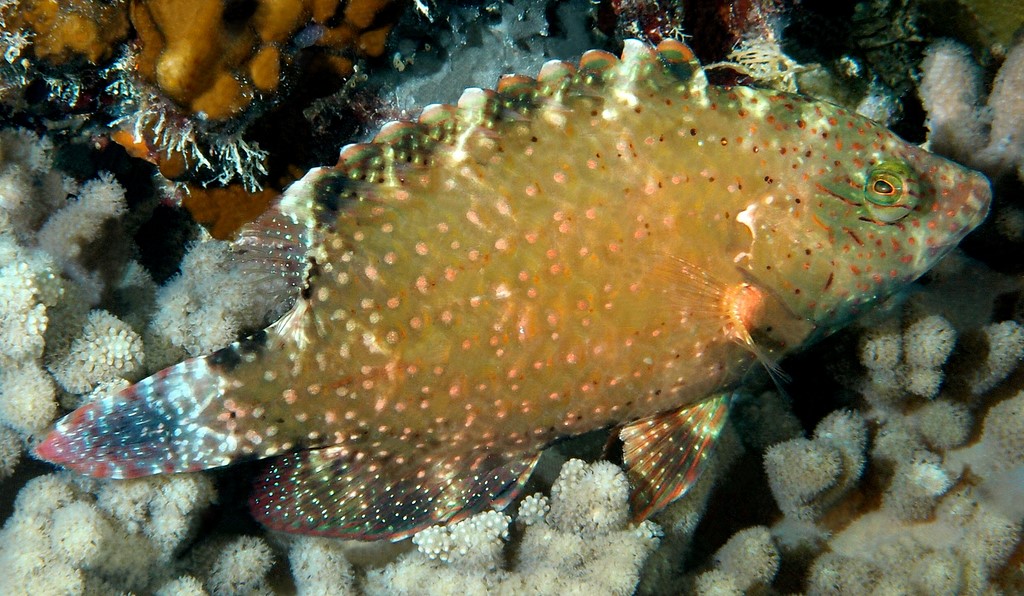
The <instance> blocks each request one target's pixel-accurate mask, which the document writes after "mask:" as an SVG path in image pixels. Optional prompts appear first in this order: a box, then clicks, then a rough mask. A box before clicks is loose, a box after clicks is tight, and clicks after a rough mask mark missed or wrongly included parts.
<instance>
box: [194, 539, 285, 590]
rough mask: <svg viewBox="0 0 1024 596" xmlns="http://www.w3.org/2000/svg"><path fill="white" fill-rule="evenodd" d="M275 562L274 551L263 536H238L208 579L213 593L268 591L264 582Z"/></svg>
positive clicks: (226, 548)
mask: <svg viewBox="0 0 1024 596" xmlns="http://www.w3.org/2000/svg"><path fill="white" fill-rule="evenodd" d="M273 562H274V557H273V552H272V551H271V550H270V546H269V545H268V544H267V543H266V541H264V540H263V539H262V538H256V537H254V536H242V537H240V538H237V539H235V540H233V541H231V542H230V543H229V544H228V545H227V546H225V548H224V549H223V550H222V551H221V552H220V555H219V556H218V557H217V560H216V561H214V562H213V569H212V571H211V572H210V579H209V581H208V585H209V587H210V592H211V593H212V594H223V595H224V596H229V595H233V594H239V595H242V594H257V593H260V592H266V591H268V590H267V586H266V585H265V583H264V582H265V581H266V575H267V571H269V570H270V566H271V564H272V563H273Z"/></svg>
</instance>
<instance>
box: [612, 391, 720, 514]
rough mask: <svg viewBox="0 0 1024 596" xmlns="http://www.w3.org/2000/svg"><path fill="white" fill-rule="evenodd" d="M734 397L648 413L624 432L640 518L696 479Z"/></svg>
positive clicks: (625, 456) (635, 509)
mask: <svg viewBox="0 0 1024 596" xmlns="http://www.w3.org/2000/svg"><path fill="white" fill-rule="evenodd" d="M729 398H730V396H729V395H721V396H717V397H714V398H712V399H709V400H707V401H704V402H701V403H699V404H697V405H695V406H687V407H685V408H680V409H678V410H673V411H671V412H664V413H661V414H657V415H655V416H651V417H649V418H643V419H641V420H637V421H636V422H634V423H632V424H630V425H628V426H625V427H623V429H622V430H621V431H620V432H619V438H620V439H622V442H623V443H624V445H623V451H622V459H623V461H624V462H625V464H626V468H627V469H626V475H627V477H628V478H629V481H630V484H631V485H632V486H633V494H632V495H631V496H630V501H631V503H632V506H633V518H634V520H635V521H642V520H644V519H646V518H647V517H648V516H649V515H651V514H652V513H655V512H657V511H660V510H661V509H663V508H664V507H665V506H666V505H668V504H669V503H671V502H672V501H674V500H676V499H678V498H679V497H681V496H682V495H683V494H684V493H685V492H686V491H687V490H689V489H690V488H691V487H692V486H693V485H694V483H696V482H697V479H698V478H700V475H701V473H702V472H703V470H704V468H705V467H706V465H707V461H708V458H709V457H710V456H711V454H712V453H713V451H714V445H715V440H716V439H717V438H718V435H719V433H720V432H721V431H722V428H723V427H724V426H725V415H726V413H727V412H728V409H729Z"/></svg>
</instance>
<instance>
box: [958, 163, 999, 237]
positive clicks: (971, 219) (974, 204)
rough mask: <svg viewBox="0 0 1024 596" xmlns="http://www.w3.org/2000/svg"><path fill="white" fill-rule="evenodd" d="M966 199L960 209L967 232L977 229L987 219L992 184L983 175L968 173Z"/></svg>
mask: <svg viewBox="0 0 1024 596" xmlns="http://www.w3.org/2000/svg"><path fill="white" fill-rule="evenodd" d="M966 186H967V198H966V199H964V202H963V206H962V207H961V208H960V210H961V212H962V213H963V214H964V216H965V220H966V224H967V228H968V231H969V230H973V229H974V228H976V227H978V225H980V224H981V222H983V221H985V218H986V217H988V212H989V208H990V207H991V205H992V184H991V183H990V182H989V181H988V178H986V177H985V175H984V174H981V173H979V172H970V173H969V174H968V179H967V182H966Z"/></svg>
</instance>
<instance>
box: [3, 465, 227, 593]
mask: <svg viewBox="0 0 1024 596" xmlns="http://www.w3.org/2000/svg"><path fill="white" fill-rule="evenodd" d="M92 484H94V483H91V482H88V481H86V482H79V479H74V478H72V477H71V476H70V475H67V474H50V475H46V476H40V477H38V478H36V479H34V480H32V481H31V482H29V484H28V485H26V487H25V488H24V489H23V490H22V491H21V492H20V493H19V495H18V500H17V502H16V503H15V509H14V514H13V515H12V516H11V517H10V518H8V519H7V521H6V523H5V524H4V526H3V529H2V530H0V567H2V568H3V569H4V570H5V573H4V574H3V575H2V576H0V590H2V591H3V593H4V594H80V593H83V592H92V593H104V592H110V591H112V590H113V589H114V586H120V589H130V590H145V589H147V587H150V588H152V587H154V582H157V581H158V580H159V579H160V578H161V577H165V576H166V575H167V574H169V573H170V572H171V569H172V566H171V562H172V560H173V559H172V557H173V556H174V555H175V554H176V553H177V551H178V549H179V548H180V547H181V546H182V545H183V544H184V543H185V541H186V540H188V538H190V537H191V536H192V535H193V534H194V532H195V530H196V528H197V522H198V515H199V514H200V513H201V512H202V511H203V510H204V509H205V507H206V506H207V505H208V504H209V503H210V501H211V500H212V499H213V498H214V492H213V486H212V484H211V483H210V481H209V480H208V479H206V478H204V477H201V476H173V477H165V478H150V479H144V480H137V481H130V482H126V483H123V484H120V485H116V486H117V487H116V488H113V489H112V488H111V486H109V485H107V486H99V487H97V486H90V485H92ZM154 528H158V529H159V531H156V532H154V531H153V529H154Z"/></svg>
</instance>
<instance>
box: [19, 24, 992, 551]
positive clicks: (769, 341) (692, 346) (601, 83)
mask: <svg viewBox="0 0 1024 596" xmlns="http://www.w3.org/2000/svg"><path fill="white" fill-rule="evenodd" d="M989 200H990V195H989V189H988V183H987V181H986V180H985V179H984V178H983V177H982V176H980V175H979V174H976V173H974V172H971V171H969V170H966V169H964V168H962V167H960V166H957V165H956V164H953V163H951V162H948V161H946V160H944V159H942V158H940V157H937V156H933V155H930V154H928V153H926V152H924V151H922V150H920V149H919V148H917V147H914V146H912V145H909V144H907V143H905V142H904V141H902V140H900V139H899V138H898V137H896V136H895V135H893V134H892V133H891V132H889V131H888V130H886V129H884V128H882V127H880V126H879V125H877V124H875V123H873V122H870V121H868V120H866V119H864V118H862V117H860V116H857V115H855V114H852V113H849V112H847V111H845V110H843V109H842V108H839V107H836V106H833V105H831V104H827V103H823V102H818V101H814V100H810V99H807V98H803V97H800V96H796V95H790V94H783V93H778V92H774V91H768V90H761V89H754V88H749V87H733V88H725V87H715V86H710V85H708V83H707V81H706V79H705V77H704V73H703V71H702V70H701V69H700V66H699V64H698V63H697V62H696V60H695V59H694V58H693V55H692V53H691V52H690V51H689V49H688V48H686V46H684V45H683V44H681V43H679V42H674V41H669V42H664V43H662V44H661V45H660V46H659V47H658V48H657V49H656V50H654V49H651V48H649V47H647V46H645V45H643V44H641V43H640V42H636V41H631V42H628V43H627V44H626V47H625V50H624V52H623V55H622V57H621V59H619V58H615V57H614V56H612V55H611V54H607V53H605V52H588V53H587V54H585V55H584V56H583V58H582V59H581V61H580V65H579V67H578V68H577V67H574V66H571V65H569V64H566V63H561V62H552V63H548V64H547V65H545V67H544V68H543V69H542V71H541V73H540V74H539V76H538V78H537V79H536V80H534V79H529V78H527V77H522V76H510V77H506V78H504V79H502V81H501V82H500V83H499V85H498V87H497V90H496V91H484V90H479V89H474V90H468V91H467V92H466V93H465V94H463V96H462V98H461V99H460V101H459V104H458V105H457V106H430V107H428V108H425V110H424V112H423V115H422V116H421V117H420V119H419V121H417V122H402V123H392V124H389V125H387V126H385V127H384V128H383V129H382V130H381V132H380V133H379V134H378V135H377V137H376V138H375V139H374V141H373V142H372V143H365V144H359V145H350V146H347V147H345V148H343V150H342V152H341V156H340V159H339V162H338V164H337V165H336V166H334V167H331V168H319V169H316V170H313V171H311V172H310V173H309V174H307V175H306V176H305V177H304V178H303V179H302V180H300V181H299V182H297V183H296V184H295V185H293V186H292V187H290V188H289V189H288V190H287V191H286V192H285V194H284V195H283V196H282V198H281V199H280V200H279V201H278V202H277V203H276V204H275V205H274V206H273V207H272V208H271V209H270V210H269V211H268V212H267V213H266V214H264V215H263V216H262V217H261V218H260V219H258V220H257V221H256V222H254V223H253V224H251V225H250V226H248V227H246V228H245V229H244V230H243V231H242V233H241V235H240V238H239V239H238V240H237V241H236V243H235V254H236V258H237V259H238V261H239V262H240V264H241V265H242V268H243V269H244V270H246V271H248V272H250V273H253V274H254V275H253V276H252V277H253V278H254V279H259V280H261V281H260V282H259V283H261V285H262V286H263V289H264V290H265V291H267V292H269V293H271V294H272V295H276V296H281V297H282V300H285V301H286V302H287V303H290V304H291V306H290V310H289V311H288V313H287V314H285V315H284V316H283V317H282V318H281V319H280V320H279V321H277V322H276V323H275V324H274V325H272V326H271V327H269V328H268V329H267V330H266V331H265V332H262V333H260V334H258V335H256V336H254V337H252V338H248V339H247V340H244V341H242V342H239V343H237V344H234V345H232V346H230V347H228V348H225V349H224V350H222V351H220V352H217V353H214V354H212V355H210V356H207V357H203V358H198V359H193V360H189V361H185V362H183V363H181V364H179V365H176V366H174V367H171V368H169V369H167V370H165V371H162V372H160V373H157V374H156V375H154V376H153V377H150V378H149V379H146V380H143V381H141V382H140V383H138V384H136V385H135V386H133V387H131V388H129V389H126V390H125V391H122V392H121V393H120V394H117V395H114V396H111V397H106V398H101V399H99V400H97V401H95V402H92V403H90V404H87V405H85V406H83V407H82V408H81V409H80V410H78V411H76V412H73V413H71V414H69V415H68V416H67V417H66V418H65V419H63V420H61V421H60V422H58V424H57V425H56V428H55V430H54V431H53V432H52V433H51V434H50V435H49V436H48V437H47V439H46V440H45V441H44V442H43V443H42V444H41V445H40V446H39V447H38V448H37V450H36V453H37V455H39V456H40V457H42V458H44V459H47V460H49V461H53V462H56V463H60V464H62V465H64V466H66V467H69V468H72V469H76V470H79V471H81V472H83V473H87V474H92V475H95V476H103V477H114V478H124V477H134V476H140V475H146V474H154V473H165V472H182V471H193V470H197V469H205V468H210V467H216V466H221V465H226V464H229V463H232V462H235V461H240V460H244V459H255V458H269V459H268V464H267V466H266V468H265V471H264V472H263V473H262V475H261V478H260V480H259V481H258V482H257V486H256V489H255V491H254V496H253V499H252V503H251V504H252V510H253V512H254V515H255V516H256V517H257V518H258V519H259V520H260V521H262V522H263V523H265V524H266V525H267V526H269V527H271V528H274V529H279V530H285V531H291V532H300V533H310V534H320V535H327V536H339V537H348V538H360V539H379V538H387V539H398V538H401V537H404V536H407V535H408V534H410V533H413V532H415V531H418V530H419V529H422V528H423V527H426V526H429V525H432V524H437V523H445V522H451V521H453V520H457V519H460V518H462V517H464V516H466V515H469V514H471V513H473V512H476V511H480V510H482V509H485V508H487V507H503V506H504V505H506V504H507V503H508V502H510V501H511V500H512V499H513V498H514V497H515V496H516V494H517V493H518V491H519V490H520V489H521V487H522V484H523V483H524V482H525V480H526V479H527V477H528V476H529V474H530V472H531V471H532V469H533V466H534V464H535V463H536V460H537V456H538V454H539V452H540V451H541V450H542V449H543V448H544V447H545V446H547V445H549V444H551V443H552V442H554V441H556V440H558V439H561V438H563V437H567V436H572V435H576V434H580V433H583V432H587V431H590V430H593V429H598V428H605V427H613V426H621V427H622V428H621V432H620V437H621V438H622V439H623V442H624V461H625V464H626V466H627V468H628V473H629V478H630V480H631V482H632V484H633V486H634V491H633V495H632V501H633V507H634V513H635V515H636V518H637V519H642V518H645V517H647V516H648V515H650V514H651V513H653V512H655V511H657V510H658V509H660V508H662V507H664V505H666V504H667V503H668V502H670V501H671V500H672V499H674V498H677V497H678V496H679V495H680V494H682V493H683V492H684V491H685V490H686V489H687V488H688V487H689V486H691V485H692V484H693V482H695V481H696V478H697V477H698V476H699V473H700V471H701V469H702V468H703V465H704V462H705V461H706V460H707V456H708V454H709V453H710V451H711V449H712V447H713V445H714V440H715V438H716V437H717V435H718V431H719V430H720V429H721V426H722V424H723V421H724V419H725V412H726V410H727V407H728V402H729V399H728V395H729V393H730V392H731V391H732V390H733V389H735V388H736V387H737V386H738V385H739V384H740V383H741V382H742V380H743V378H744V376H745V375H746V374H747V373H748V371H749V370H750V368H751V366H753V365H755V363H756V362H757V361H761V362H762V363H763V364H765V365H766V366H768V367H769V369H770V370H773V371H774V370H777V364H776V363H777V361H778V360H779V359H780V358H781V357H782V356H784V355H785V354H787V353H789V352H790V351H792V350H794V349H797V348H799V347H801V346H803V345H806V344H808V343H810V342H813V341H815V340H816V339H819V338H820V337H823V336H824V335H827V334H828V333H831V332H832V331H834V330H835V329H837V328H839V327H841V326H842V325H844V324H846V323H847V322H848V321H849V320H850V319H851V318H852V317H854V316H855V315H856V314H858V313H859V312H861V311H862V310H864V309H865V308H867V307H868V306H869V305H870V304H872V303H874V302H877V301H878V300H880V299H882V298H884V297H886V296H888V295H890V294H892V293H893V292H895V291H897V290H898V289H899V288H901V287H903V286H905V285H906V284H907V283H909V282H910V281H912V280H913V279H915V278H916V277H918V276H919V275H921V274H922V273H924V272H925V271H926V270H927V269H928V268H929V267H930V266H931V265H932V264H934V262H935V261H936V260H937V259H938V258H939V257H941V255H942V254H943V253H945V252H946V251H948V250H949V249H951V248H952V247H953V246H955V245H956V243H957V242H958V241H959V240H960V239H961V238H962V237H963V236H964V235H965V234H966V233H967V232H968V231H970V229H972V228H973V227H974V226H976V225H977V224H978V223H979V222H980V221H981V220H982V219H983V218H984V216H985V213H986V212H987V208H988V202H989Z"/></svg>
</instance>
